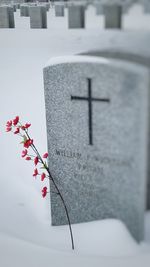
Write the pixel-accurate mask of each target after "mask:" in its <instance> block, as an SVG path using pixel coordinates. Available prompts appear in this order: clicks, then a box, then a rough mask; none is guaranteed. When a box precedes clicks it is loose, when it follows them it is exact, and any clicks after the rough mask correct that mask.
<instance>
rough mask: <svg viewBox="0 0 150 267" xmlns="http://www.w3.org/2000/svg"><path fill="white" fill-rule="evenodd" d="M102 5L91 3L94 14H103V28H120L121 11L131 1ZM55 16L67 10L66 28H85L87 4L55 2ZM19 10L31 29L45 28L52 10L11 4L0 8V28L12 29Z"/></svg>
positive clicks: (127, 6)
mask: <svg viewBox="0 0 150 267" xmlns="http://www.w3.org/2000/svg"><path fill="white" fill-rule="evenodd" d="M121 3H122V2H120V4H109V3H108V4H104V2H101V1H96V2H93V5H95V8H96V14H97V15H100V14H104V16H105V28H119V29H120V28H121V27H122V13H123V10H125V11H127V9H128V8H129V7H130V6H131V4H132V1H129V2H127V3H126V5H121ZM54 7H55V16H56V17H63V16H64V15H65V12H64V10H65V7H67V8H68V28H70V29H73V28H76V29H77V28H85V11H86V9H87V4H86V3H85V2H76V3H74V2H57V3H56V2H55V4H54ZM17 8H20V16H25V17H30V27H31V28H47V11H49V9H50V8H52V5H51V4H50V3H38V4H37V3H32V4H31V3H30V4H29V3H28V4H21V5H20V4H13V5H12V6H0V28H14V27H15V20H14V12H15V11H16V9H17Z"/></svg>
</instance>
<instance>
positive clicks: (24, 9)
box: [20, 4, 29, 17]
mask: <svg viewBox="0 0 150 267" xmlns="http://www.w3.org/2000/svg"><path fill="white" fill-rule="evenodd" d="M20 16H21V17H29V6H28V5H25V4H24V5H20Z"/></svg>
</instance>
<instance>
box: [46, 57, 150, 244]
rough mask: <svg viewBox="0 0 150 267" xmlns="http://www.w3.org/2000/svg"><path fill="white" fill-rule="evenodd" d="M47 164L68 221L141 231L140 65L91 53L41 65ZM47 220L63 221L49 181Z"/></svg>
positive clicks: (143, 123)
mask: <svg viewBox="0 0 150 267" xmlns="http://www.w3.org/2000/svg"><path fill="white" fill-rule="evenodd" d="M44 83H45V102H46V117H47V135H48V151H49V167H50V170H51V173H52V175H53V177H54V179H55V181H56V183H57V184H58V186H59V188H60V190H61V192H62V194H63V196H64V199H65V201H66V203H67V207H68V209H69V214H70V218H71V222H72V223H79V222H86V221H92V220H98V219H104V218H118V219H120V220H122V221H123V222H124V223H125V224H126V225H127V227H128V228H129V230H130V231H131V233H132V235H133V236H134V237H135V238H136V239H137V240H138V241H139V240H142V239H143V230H144V211H145V200H146V199H145V195H146V194H145V188H146V176H147V173H146V172H147V143H148V90H149V74H148V70H147V69H146V68H144V67H141V66H136V65H134V64H131V63H127V62H123V61H121V60H120V61H117V60H109V59H104V58H103V59H102V58H100V57H99V58H98V57H92V56H74V57H68V58H65V59H61V58H60V59H57V60H52V61H51V62H50V63H49V65H48V66H47V67H46V68H45V69H44ZM51 191H52V193H51V209H52V224H53V225H61V224H66V223H67V220H66V217H65V212H64V209H63V206H62V204H61V201H60V199H59V196H58V195H57V194H55V193H54V188H53V186H52V185H51Z"/></svg>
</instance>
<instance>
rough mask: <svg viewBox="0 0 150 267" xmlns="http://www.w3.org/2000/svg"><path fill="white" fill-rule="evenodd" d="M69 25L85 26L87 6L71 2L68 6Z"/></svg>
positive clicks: (71, 26) (75, 27)
mask: <svg viewBox="0 0 150 267" xmlns="http://www.w3.org/2000/svg"><path fill="white" fill-rule="evenodd" d="M68 27H69V29H78V28H84V27H85V7H84V6H83V5H77V4H76V5H74V4H70V5H69V6H68Z"/></svg>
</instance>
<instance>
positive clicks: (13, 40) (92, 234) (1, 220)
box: [0, 5, 150, 267]
mask: <svg viewBox="0 0 150 267" xmlns="http://www.w3.org/2000/svg"><path fill="white" fill-rule="evenodd" d="M66 13H67V12H66ZM86 17H87V22H86V29H84V30H68V29H67V14H66V16H65V18H55V17H54V10H51V11H50V12H49V13H48V29H46V30H45V29H44V30H31V29H29V18H23V17H20V16H19V12H18V11H17V13H16V14H15V18H16V29H1V30H0V92H1V94H0V95H1V96H0V111H1V112H0V121H1V123H0V159H1V173H0V266H1V267H10V266H15V267H34V266H35V267H42V266H45V267H47V266H53V267H57V266H65V267H70V266H82V267H84V266H86V267H88V266H90V267H98V266H105V267H109V266H110V267H112V266H115V267H120V266H121V267H124V266H128V267H131V266H132V267H133V266H135V267H138V266H140V267H141V266H144V267H148V266H149V264H150V214H149V213H147V214H146V215H145V240H144V242H143V243H142V244H137V243H136V242H135V241H134V240H133V238H132V237H131V235H130V234H129V232H128V230H127V229H126V227H125V226H124V225H123V224H122V223H121V222H119V221H117V220H112V219H110V220H104V221H97V222H91V223H85V224H79V225H73V232H74V238H75V246H76V249H75V251H74V252H73V251H71V244H70V236H69V231H68V227H67V226H63V227H51V226H50V224H51V222H50V203H49V198H48V197H47V199H42V197H41V192H40V190H41V187H42V186H43V184H42V182H40V181H38V179H37V180H36V181H35V180H34V179H33V177H32V173H33V165H32V163H30V162H25V161H24V160H23V159H22V158H21V156H20V155H21V151H22V147H21V145H20V144H19V141H20V140H19V139H18V138H17V137H16V136H12V135H11V134H9V133H8V134H6V133H5V123H6V121H7V120H9V119H11V118H14V117H15V116H16V115H19V116H20V118H21V120H22V121H23V122H31V123H32V128H31V131H30V132H31V134H32V136H33V138H34V141H35V143H36V144H37V147H38V148H39V150H40V151H41V153H44V152H45V151H46V150H47V143H46V122H45V107H44V89H43V77H42V69H43V66H44V65H45V64H46V62H47V61H48V60H49V58H50V57H54V56H59V55H69V54H73V53H78V52H81V51H84V50H88V49H91V48H92V47H93V46H94V45H95V46H96V43H97V41H98V40H99V39H100V38H101V32H102V30H103V27H104V18H103V16H101V17H96V16H95V11H94V9H93V8H92V7H90V8H89V10H88V12H87V15H86ZM123 27H124V29H125V30H136V31H138V30H150V15H145V14H143V13H142V9H141V7H140V6H139V5H137V6H135V7H133V8H132V10H130V12H129V13H128V15H126V16H124V18H123ZM44 184H45V183H44Z"/></svg>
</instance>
